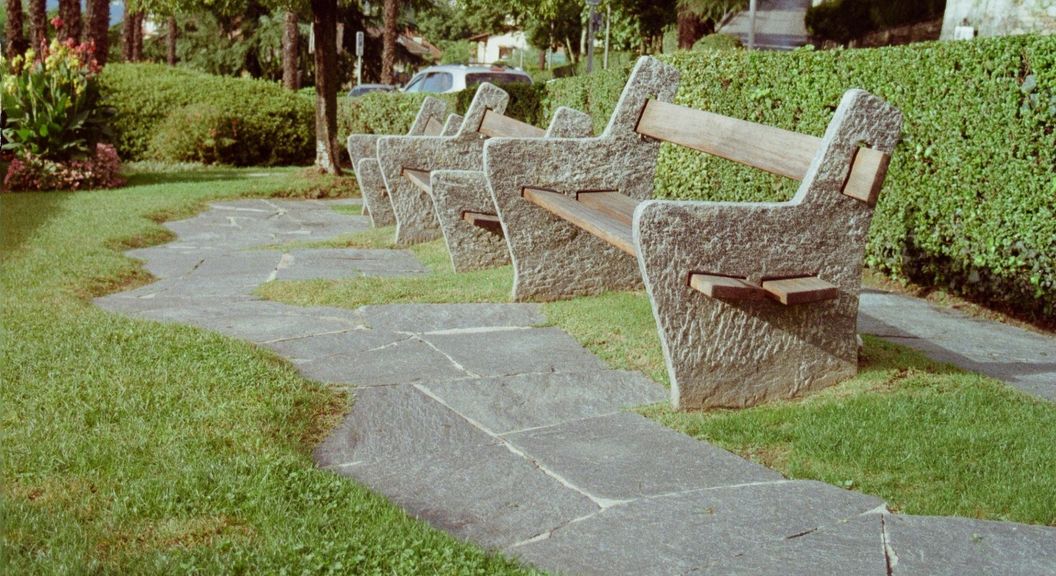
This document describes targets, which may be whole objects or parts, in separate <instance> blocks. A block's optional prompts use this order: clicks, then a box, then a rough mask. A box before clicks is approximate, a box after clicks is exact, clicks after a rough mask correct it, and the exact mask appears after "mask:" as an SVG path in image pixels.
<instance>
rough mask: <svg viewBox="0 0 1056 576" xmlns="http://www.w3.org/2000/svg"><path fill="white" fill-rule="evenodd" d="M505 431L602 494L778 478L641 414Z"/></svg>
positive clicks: (630, 495) (613, 496)
mask: <svg viewBox="0 0 1056 576" xmlns="http://www.w3.org/2000/svg"><path fill="white" fill-rule="evenodd" d="M504 438H505V439H506V440H507V441H509V442H510V443H511V444H513V445H514V446H516V447H517V448H519V449H520V450H522V451H524V453H525V454H527V455H529V456H530V457H531V458H532V460H533V461H535V462H537V463H539V465H541V466H544V467H545V468H546V469H547V470H550V471H551V472H553V473H554V474H556V475H558V476H560V477H561V478H564V479H565V480H567V481H568V482H570V483H572V484H573V485H575V486H576V487H578V488H580V489H581V490H583V491H584V492H586V493H588V494H591V495H594V496H597V497H599V498H604V499H607V500H633V499H636V498H642V497H646V496H659V495H663V494H671V493H676V492H685V491H687V490H696V489H700V488H712V487H718V486H729V485H732V484H746V483H750V482H774V481H778V480H782V479H783V477H782V476H781V474H778V473H777V472H774V471H773V470H770V469H768V468H766V467H765V466H760V465H758V464H754V463H752V462H749V461H747V460H744V459H743V458H740V457H739V456H735V455H733V454H731V453H729V452H727V451H725V450H723V449H721V448H719V447H717V446H713V445H711V444H708V443H706V442H700V441H698V440H694V439H693V438H690V437H689V436H686V435H684V434H681V433H679V432H675V431H674V430H671V429H670V428H666V427H664V426H661V425H660V424H657V423H656V422H653V421H652V420H649V419H647V418H645V417H644V416H639V415H638V414H628V413H622V414H610V415H607V416H600V417H596V418H588V419H584V420H575V421H572V422H568V423H564V424H558V425H556V426H551V427H548V428H538V429H534V430H530V431H527V432H520V433H514V434H509V435H506V436H504ZM658 454H662V455H663V456H662V457H660V458H658V457H657V455H658Z"/></svg>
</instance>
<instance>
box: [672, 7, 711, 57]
mask: <svg viewBox="0 0 1056 576" xmlns="http://www.w3.org/2000/svg"><path fill="white" fill-rule="evenodd" d="M707 32H708V31H707V29H706V23H705V21H704V20H701V19H700V16H697V15H696V14H694V13H692V12H690V11H689V10H686V9H684V8H683V9H680V10H679V11H678V49H679V50H689V49H691V48H693V45H694V44H696V43H697V40H700V37H701V36H703V35H704V34H706V33H707Z"/></svg>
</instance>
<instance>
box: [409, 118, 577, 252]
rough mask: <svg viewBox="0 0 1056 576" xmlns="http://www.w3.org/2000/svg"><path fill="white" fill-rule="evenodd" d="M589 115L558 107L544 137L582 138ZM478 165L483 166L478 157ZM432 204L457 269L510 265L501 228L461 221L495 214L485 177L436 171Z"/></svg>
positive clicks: (431, 177)
mask: <svg viewBox="0 0 1056 576" xmlns="http://www.w3.org/2000/svg"><path fill="white" fill-rule="evenodd" d="M593 130H594V127H593V124H592V122H591V119H590V115H589V114H584V113H583V112H578V111H576V110H572V109H571V108H565V107H561V108H558V109H557V111H556V112H555V113H554V118H553V120H551V122H550V127H549V128H548V129H547V132H546V138H585V137H589V136H590V135H591V134H592V133H593ZM480 160H481V161H480V166H479V168H483V167H484V162H483V158H482V157H481V158H480ZM430 187H431V188H432V192H433V205H434V207H435V208H436V217H437V220H438V222H439V223H440V228H441V230H442V231H443V234H444V241H445V242H446V243H447V249H448V252H449V253H450V254H451V264H452V265H453V266H454V268H455V271H456V272H466V271H469V270H479V269H482V268H491V267H494V266H502V265H504V264H509V262H510V252H509V249H508V248H507V247H506V239H505V238H504V237H503V235H502V231H501V230H486V229H484V228H481V227H479V226H475V225H473V224H470V223H469V222H466V221H465V220H463V218H462V215H463V214H464V213H466V212H478V213H482V214H495V213H496V212H495V203H494V202H493V201H492V199H491V194H490V193H489V192H488V182H487V178H486V177H485V176H484V172H482V171H480V170H474V171H469V170H436V171H433V172H432V174H431V175H430Z"/></svg>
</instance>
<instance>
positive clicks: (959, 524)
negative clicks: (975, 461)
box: [884, 516, 1056, 576]
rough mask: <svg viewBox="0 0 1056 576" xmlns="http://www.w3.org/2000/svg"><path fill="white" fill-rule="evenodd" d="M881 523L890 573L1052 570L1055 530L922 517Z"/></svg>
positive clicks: (1032, 574) (1035, 573)
mask: <svg viewBox="0 0 1056 576" xmlns="http://www.w3.org/2000/svg"><path fill="white" fill-rule="evenodd" d="M884 525H885V529H886V531H887V540H888V545H889V546H890V549H891V552H892V554H891V556H892V558H891V564H892V571H891V573H892V574H893V575H894V576H924V575H926V576H945V575H949V576H973V575H979V576H983V575H990V574H1001V575H1004V576H1052V575H1053V574H1056V528H1052V527H1045V526H1028V525H1023V524H1012V523H1007V522H986V521H982V520H971V519H968V518H938V517H926V516H885V522H884Z"/></svg>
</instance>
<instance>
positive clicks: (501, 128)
mask: <svg viewBox="0 0 1056 576" xmlns="http://www.w3.org/2000/svg"><path fill="white" fill-rule="evenodd" d="M477 132H480V133H481V134H483V135H485V136H487V137H489V138H496V137H499V136H508V137H512V138H542V137H543V136H546V130H543V129H542V128H537V127H535V126H532V125H531V124H528V123H525V122H521V121H520V120H517V119H515V118H510V117H509V116H504V115H502V114H499V113H498V112H494V111H492V110H485V111H484V119H483V120H482V121H481V122H480V128H478V129H477Z"/></svg>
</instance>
